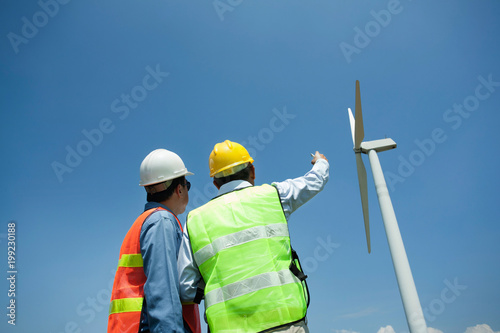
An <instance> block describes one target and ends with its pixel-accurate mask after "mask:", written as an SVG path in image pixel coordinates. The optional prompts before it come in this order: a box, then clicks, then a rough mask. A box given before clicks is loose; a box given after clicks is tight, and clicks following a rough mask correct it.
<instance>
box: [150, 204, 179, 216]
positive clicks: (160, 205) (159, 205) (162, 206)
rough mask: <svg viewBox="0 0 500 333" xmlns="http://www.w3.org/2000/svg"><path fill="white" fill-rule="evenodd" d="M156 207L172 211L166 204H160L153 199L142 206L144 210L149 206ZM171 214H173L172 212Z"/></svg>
mask: <svg viewBox="0 0 500 333" xmlns="http://www.w3.org/2000/svg"><path fill="white" fill-rule="evenodd" d="M158 207H161V208H164V209H166V210H168V211H169V212H170V213H172V211H171V210H170V209H169V208H168V207H167V206H165V205H162V204H161V203H159V202H153V201H151V202H147V203H146V205H145V206H144V211H147V210H149V209H151V208H158ZM172 214H174V213H172ZM174 215H175V214H174Z"/></svg>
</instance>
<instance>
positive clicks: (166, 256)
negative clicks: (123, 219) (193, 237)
mask: <svg viewBox="0 0 500 333" xmlns="http://www.w3.org/2000/svg"><path fill="white" fill-rule="evenodd" d="M189 175H192V173H191V172H189V171H188V170H187V169H186V167H185V166H184V162H183V161H182V159H181V158H180V157H179V156H178V155H177V154H175V153H173V152H171V151H168V150H166V149H156V150H154V151H152V152H151V153H150V154H149V155H148V156H146V158H145V159H144V160H143V161H142V164H141V167H140V178H141V180H140V183H139V185H140V186H144V188H145V190H146V192H147V203H146V206H145V209H144V212H143V213H142V214H141V215H140V216H139V217H138V218H137V220H136V221H135V222H134V224H133V225H132V227H131V228H130V230H129V231H128V233H127V235H126V236H125V239H124V241H123V243H122V246H121V250H120V259H119V262H118V269H117V272H116V275H115V281H114V284H113V291H112V295H111V304H110V308H109V321H108V333H118V332H120V333H121V332H196V333H198V332H201V330H200V325H199V313H198V307H197V305H190V306H185V307H184V309H183V306H182V305H181V301H180V298H179V279H178V272H177V256H178V253H179V246H180V243H181V238H182V225H181V223H180V221H179V219H178V218H177V215H179V214H182V213H184V211H185V209H186V206H187V204H188V201H189V195H188V191H189V188H190V186H191V184H190V183H189V182H188V181H187V180H186V176H189ZM183 315H184V320H183Z"/></svg>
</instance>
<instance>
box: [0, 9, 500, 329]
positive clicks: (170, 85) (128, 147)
mask: <svg viewBox="0 0 500 333" xmlns="http://www.w3.org/2000/svg"><path fill="white" fill-rule="evenodd" d="M43 1H45V2H43ZM61 2H64V1H62V0H61ZM214 3H215V2H211V1H205V2H195V1H182V2H181V1H131V0H121V1H115V0H110V1H106V2H103V1H95V0H89V1H75V0H73V1H68V2H67V3H65V4H61V3H58V2H57V3H56V2H55V1H52V0H42V1H41V2H40V3H39V2H36V1H22V2H18V1H11V0H8V1H4V2H3V3H2V7H3V8H2V11H1V13H0V35H1V36H2V42H1V49H0V50H1V51H0V60H1V67H0V70H1V89H0V103H1V104H0V105H1V112H2V117H1V122H0V126H1V130H0V136H1V142H2V144H1V156H2V163H1V166H0V168H1V175H2V176H1V183H2V191H1V194H0V195H1V197H0V202H2V209H1V210H0V221H1V225H2V227H1V228H2V229H1V230H0V251H1V252H0V253H1V255H0V260H1V264H0V267H1V268H2V271H3V274H2V275H3V276H7V270H8V267H7V224H8V223H9V222H10V221H12V220H14V221H16V237H17V243H16V245H17V248H16V263H17V270H18V274H17V280H16V298H15V300H16V305H17V307H16V326H15V327H13V326H12V325H9V324H8V323H7V320H8V317H7V316H6V314H7V309H6V306H7V305H8V302H9V300H10V298H9V297H8V296H7V293H8V289H9V284H8V281H7V280H6V279H5V278H4V279H2V282H1V283H0V295H1V297H0V299H1V304H2V308H3V309H4V310H3V311H2V313H3V314H2V316H0V318H3V319H2V320H0V330H1V331H2V332H6V331H7V332H47V333H61V332H103V331H105V329H106V325H107V307H108V301H109V296H110V284H111V282H112V279H113V274H114V270H115V268H116V265H117V260H118V254H119V248H120V245H121V242H122V240H123V237H124V236H125V233H126V232H127V230H128V228H129V226H130V225H131V224H132V222H133V221H134V219H135V218H136V217H137V216H138V214H139V213H140V212H141V211H142V209H143V205H144V203H145V192H144V190H143V189H142V188H140V187H139V186H138V182H139V165H140V163H141V161H142V159H143V158H144V157H145V156H146V155H147V154H148V153H149V152H150V151H151V150H153V149H156V148H166V149H169V150H172V151H175V152H176V153H178V154H179V155H180V156H181V157H182V158H183V160H184V162H185V164H186V165H187V167H188V168H189V169H190V170H191V171H193V172H194V173H195V176H192V177H190V179H189V180H190V181H191V183H192V185H193V187H192V189H191V192H190V195H191V203H190V205H189V208H190V209H192V208H194V207H196V206H198V205H200V204H202V203H204V202H206V201H207V200H209V198H211V196H212V195H213V193H214V188H213V186H212V185H211V180H210V178H209V177H208V161H207V160H208V156H209V154H210V151H211V149H212V148H213V145H214V144H215V143H217V142H220V141H223V140H225V139H230V140H233V141H237V142H240V143H246V145H247V148H248V149H249V150H250V152H251V153H253V155H254V156H253V157H254V159H255V166H256V173H257V179H256V182H257V183H258V184H261V183H270V182H272V181H280V180H284V179H287V178H294V177H297V176H300V175H303V174H304V173H305V172H307V171H308V170H309V168H310V164H309V162H310V155H309V153H310V152H313V151H315V150H319V151H320V152H322V153H324V154H325V155H326V156H327V157H328V159H329V160H330V164H331V171H330V172H331V176H330V177H331V178H330V182H329V183H328V185H327V186H326V188H325V190H324V191H323V192H322V193H320V194H319V195H318V196H317V197H316V198H314V199H313V200H312V201H310V202H309V203H307V204H306V205H305V206H303V207H302V208H301V209H299V210H298V211H297V212H296V213H294V214H293V215H292V217H291V219H290V221H289V224H290V231H291V235H292V244H293V245H294V247H295V248H296V249H297V251H298V252H299V254H300V256H301V258H302V261H303V264H304V266H306V269H308V271H307V273H308V275H309V279H308V281H309V287H310V291H311V298H312V302H311V306H310V308H309V313H308V318H309V327H310V329H311V331H312V332H332V333H338V332H343V333H349V332H361V333H369V332H377V331H378V332H379V333H381V332H394V331H395V332H397V333H401V332H408V327H407V324H406V319H405V315H404V311H403V307H402V302H401V299H400V296H399V291H398V287H397V282H396V278H395V275H394V270H393V267H392V261H391V258H390V253H389V249H388V245H387V240H386V236H385V232H384V228H383V222H382V219H381V215H380V210H379V207H378V201H377V198H376V193H375V191H374V185H373V179H372V176H371V169H370V167H369V163H368V159H367V158H366V156H364V158H365V164H366V167H367V171H368V185H369V197H370V215H371V231H372V233H371V235H372V253H371V254H370V255H369V254H368V253H367V250H366V243H365V236H364V227H363V222H362V213H361V204H360V199H359V193H358V183H357V174H356V165H355V158H354V154H353V151H352V140H351V133H350V128H349V120H348V116H347V108H348V107H351V108H353V107H354V87H355V80H356V79H358V80H360V82H361V94H362V102H363V111H364V124H365V140H375V139H381V138H384V137H385V136H387V137H391V138H392V139H394V140H395V141H396V142H397V144H398V148H397V149H396V150H392V151H389V152H384V153H383V154H380V155H379V157H380V160H381V163H382V167H383V169H384V171H385V173H386V177H387V182H388V185H389V187H390V189H391V196H392V201H393V205H394V208H395V211H396V215H397V218H398V222H399V226H400V229H401V233H402V236H403V240H404V243H405V247H406V251H407V254H408V257H409V260H410V265H411V268H412V271H413V275H414V279H415V282H416V285H417V290H418V293H419V296H420V301H421V304H422V308H423V309H424V312H425V311H427V325H428V326H429V327H432V328H434V329H435V330H434V331H432V332H434V333H436V332H445V333H455V332H456V333H462V332H465V331H466V329H467V328H468V327H473V326H476V325H479V324H486V325H489V326H488V327H487V328H485V326H481V327H479V328H478V329H477V330H472V329H469V330H468V331H467V333H471V332H498V331H500V311H499V309H500V287H499V284H498V281H499V280H500V265H499V264H498V263H499V254H500V245H499V244H500V243H499V242H498V238H499V236H500V226H499V223H498V221H499V219H498V216H499V213H500V209H499V204H498V194H497V189H498V187H499V185H500V183H499V178H498V176H497V172H498V162H499V158H498V157H497V156H498V154H497V152H496V151H495V148H494V147H495V144H496V142H497V141H498V128H497V127H498V126H497V124H498V123H499V121H500V114H499V113H498V111H499V107H500V62H499V61H498V59H500V48H499V42H498V35H499V33H500V21H499V20H498V18H499V17H500V4H499V3H498V1H494V0H488V1H474V2H473V1H449V0H446V1H439V2H436V1H428V0H420V1H411V0H402V1H394V0H389V1H358V0H356V1H315V0H313V1H307V2H305V1H293V0H289V1H244V0H243V1H232V2H231V4H229V2H226V1H225V0H221V1H220V2H219V6H222V5H221V4H225V6H226V7H224V8H225V11H224V9H220V10H219V13H218V12H217V10H216V8H215V7H214ZM43 4H47V5H43ZM54 4H57V6H56V5H54ZM42 7H45V8H46V9H45V10H46V12H48V14H44V13H46V12H44V9H43V8H42ZM220 8H222V7H220ZM388 13H390V18H389V16H388V15H387V14H388ZM377 18H378V21H377ZM34 23H36V24H37V25H38V27H37V26H35V25H33V26H31V25H32V24H34ZM359 31H362V33H360V32H359ZM361 34H363V35H361ZM346 49H349V50H350V53H349V52H347V51H345V50H346ZM343 50H344V51H343ZM346 52H347V53H346ZM148 68H149V69H148ZM155 70H156V71H157V72H159V73H160V74H159V76H157V79H156V80H155V79H154V78H153V77H151V76H149V77H148V75H150V74H149V72H150V71H155ZM166 73H168V75H167V74H166ZM487 81H490V83H489V84H487V85H485V84H484V82H487ZM146 87H147V88H148V89H149V90H148V89H146ZM126 95H128V96H130V97H129V102H126V100H125V99H122V98H127V96H126ZM134 98H135V100H134ZM127 103H128V104H127ZM455 104H456V105H457V106H455V108H454V105H455ZM460 104H465V106H464V107H462V111H458V110H459V109H458V108H459V105H460ZM466 108H467V109H466ZM454 109H455V111H453V110H454ZM468 110H470V111H468ZM459 112H461V113H459ZM96 129H99V130H96ZM98 131H99V132H98ZM84 133H87V135H91V137H92V138H93V139H92V140H93V143H92V142H91V141H90V140H89V139H88V138H87V137H86V135H85V134H84ZM88 133H91V134H88ZM99 133H101V134H99ZM433 133H434V134H433ZM431 142H432V143H431ZM68 151H76V153H78V152H80V153H78V154H79V158H78V157H75V156H72V157H68V154H70V153H68ZM73 154H74V153H73ZM70 155H71V154H70ZM54 165H57V166H58V168H59V169H58V170H59V171H57V172H56V171H55V169H54ZM181 219H182V220H185V214H183V215H182V216H181ZM322 244H323V245H322ZM324 244H330V245H329V247H328V248H327V249H328V250H329V251H330V252H327V249H325V247H324ZM332 244H334V245H332ZM449 285H455V288H454V289H453V290H451V289H450V288H449ZM457 286H458V287H457ZM388 326H390V327H388ZM391 330H392V331H391Z"/></svg>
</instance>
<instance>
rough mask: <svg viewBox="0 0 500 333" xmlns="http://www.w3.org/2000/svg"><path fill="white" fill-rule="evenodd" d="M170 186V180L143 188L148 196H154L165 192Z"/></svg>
mask: <svg viewBox="0 0 500 333" xmlns="http://www.w3.org/2000/svg"><path fill="white" fill-rule="evenodd" d="M171 184H172V180H167V181H166V182H163V183H159V184H155V185H149V186H145V187H144V188H145V189H146V192H148V193H150V194H155V193H158V192H162V191H165V190H166V189H167V188H168V187H169V186H170V185H171Z"/></svg>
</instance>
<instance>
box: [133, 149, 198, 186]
mask: <svg viewBox="0 0 500 333" xmlns="http://www.w3.org/2000/svg"><path fill="white" fill-rule="evenodd" d="M140 175H141V181H140V182H139V185H140V186H149V185H154V184H158V183H163V182H167V181H169V180H172V179H175V178H178V177H182V176H190V175H193V173H192V172H189V171H188V170H187V169H186V167H185V166H184V162H182V159H181V158H180V157H179V155H177V154H176V153H174V152H171V151H169V150H166V149H156V150H153V151H152V152H151V153H149V154H148V156H146V158H145V159H144V160H143V161H142V163H141V169H140ZM170 183H171V182H169V184H168V185H170ZM168 185H167V187H168Z"/></svg>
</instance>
